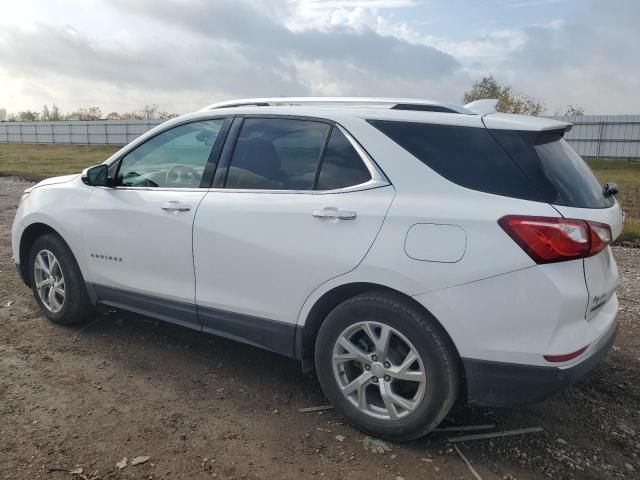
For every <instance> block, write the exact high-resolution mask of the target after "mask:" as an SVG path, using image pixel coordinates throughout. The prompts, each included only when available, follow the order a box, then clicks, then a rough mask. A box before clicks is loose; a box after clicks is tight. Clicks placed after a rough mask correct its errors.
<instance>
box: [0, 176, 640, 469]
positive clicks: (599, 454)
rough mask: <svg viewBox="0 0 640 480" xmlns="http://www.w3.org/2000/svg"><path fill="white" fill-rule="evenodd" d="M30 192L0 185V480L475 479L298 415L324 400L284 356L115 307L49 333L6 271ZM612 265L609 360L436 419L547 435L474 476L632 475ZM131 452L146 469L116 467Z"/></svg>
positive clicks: (633, 339) (436, 454) (502, 449)
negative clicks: (545, 392) (502, 405)
mask: <svg viewBox="0 0 640 480" xmlns="http://www.w3.org/2000/svg"><path fill="white" fill-rule="evenodd" d="M26 186H28V184H26V183H24V182H20V181H16V180H12V179H8V178H0V285H2V287H3V288H2V289H0V324H1V325H2V327H1V328H0V479H14V478H16V479H17V478H19V479H35V478H47V479H74V480H78V479H81V478H96V477H99V478H102V479H124V478H190V479H193V478H221V479H223V478H224V479H231V478H234V479H243V478H247V479H257V478H262V479H298V478H311V477H324V478H331V479H333V478H349V479H378V478H380V479H390V480H398V479H399V478H403V479H406V480H410V479H418V478H420V479H426V478H442V479H445V478H446V479H450V478H456V479H458V478H459V479H473V476H472V475H471V473H470V472H469V471H468V470H467V467H466V466H465V464H464V463H463V462H462V461H461V460H460V458H459V457H458V456H457V453H456V452H455V451H453V450H452V449H451V448H450V447H449V446H448V444H447V442H446V438H447V434H446V433H433V434H431V435H430V436H428V437H427V438H424V439H422V440H419V441H415V442H411V443H407V444H387V445H385V446H381V445H379V444H376V442H373V447H372V442H371V441H369V439H367V438H366V437H365V436H364V435H362V434H361V433H359V432H358V431H356V430H354V429H352V428H351V427H349V426H347V425H344V424H343V423H342V422H341V420H340V419H339V418H338V417H337V416H336V415H335V414H334V413H333V412H324V413H306V414H301V413H298V409H299V408H301V407H306V406H313V405H321V404H324V403H325V400H324V399H323V396H322V393H321V390H320V387H319V385H318V383H317V381H316V380H315V379H314V378H310V377H306V376H304V375H303V374H301V373H300V368H299V365H298V363H296V362H294V361H292V360H289V359H286V358H284V357H280V356H277V355H274V354H271V353H268V352H264V351H261V350H258V349H255V348H252V347H249V346H246V345H241V344H238V343H234V342H232V341H228V340H224V339H220V338H216V337H213V336H207V335H204V334H199V333H197V332H193V331H191V330H187V329H183V328H179V327H176V326H172V325H167V324H163V323H158V322H155V321H153V320H150V319H147V318H144V317H140V316H137V315H132V314H126V313H122V312H108V313H106V314H103V315H101V316H99V317H96V320H94V321H92V322H90V323H88V324H85V325H84V326H81V327H76V328H63V327H58V326H55V325H53V324H50V323H48V322H47V321H46V320H45V318H44V317H43V316H42V315H41V314H40V312H39V310H38V308H37V305H36V302H35V300H34V299H33V297H32V296H31V292H30V291H29V290H28V289H27V288H26V287H25V286H24V285H22V284H21V283H20V280H19V279H18V276H17V274H16V272H15V268H14V266H13V264H12V260H11V252H10V228H11V221H12V220H13V216H14V212H15V207H16V205H17V201H18V199H19V197H20V193H21V192H22V190H23V189H24V188H25V187H26ZM614 254H615V256H616V258H617V261H618V264H619V267H620V273H621V285H620V288H619V290H618V292H619V296H620V299H621V302H620V305H621V306H620V334H619V337H618V339H617V341H616V345H615V347H614V349H613V351H612V352H611V353H610V355H609V357H608V358H607V360H606V361H604V362H603V363H602V364H601V365H600V366H598V367H597V368H596V369H595V370H594V371H593V372H592V373H591V374H590V375H589V376H588V377H587V378H586V379H584V380H583V381H581V382H580V383H578V384H577V385H576V386H574V387H571V388H568V389H566V390H565V391H563V392H562V393H560V394H558V395H556V396H555V397H553V398H552V399H550V400H548V401H546V402H544V403H541V404H539V405H535V406H531V407H526V408H518V409H505V410H496V409H492V410H489V409H478V410H471V409H468V408H464V407H459V408H457V409H456V410H455V411H454V412H453V413H452V414H451V415H450V416H449V418H448V419H447V420H446V422H447V423H448V424H458V425H464V424H481V423H482V424H484V423H495V424H496V425H497V428H498V429H513V428H522V427H533V426H541V427H543V428H544V432H542V433H536V434H530V435H526V436H520V437H511V438H504V439H494V440H492V441H488V440H484V441H476V442H465V443H463V444H461V445H460V447H461V449H462V451H463V452H464V454H465V455H466V456H467V457H468V458H469V460H470V461H471V463H472V464H473V465H474V466H475V468H476V469H477V470H478V472H479V473H480V475H481V476H482V477H483V478H484V479H496V478H497V479H504V478H506V479H514V478H518V479H542V478H553V479H565V478H566V479H573V478H575V479H596V478H606V479H623V478H624V479H627V478H640V473H639V472H640V459H639V458H638V455H639V454H640V373H639V368H638V367H640V340H639V335H638V334H639V333H640V332H639V324H640V318H639V313H640V295H639V291H640V249H633V248H624V247H615V248H614ZM365 447H368V448H369V449H368V450H365ZM385 447H386V448H385ZM387 448H388V449H390V450H389V451H387ZM376 451H383V452H384V453H377V452H376ZM136 456H149V457H150V459H149V460H148V461H147V462H145V463H142V464H140V465H136V466H131V465H128V466H127V467H125V468H123V469H119V468H117V467H116V463H118V462H120V461H121V460H122V459H123V458H124V457H127V458H128V459H129V461H131V459H132V458H134V457H136ZM79 468H82V473H80V474H78V473H70V471H73V470H75V469H79ZM76 471H77V472H79V470H76ZM83 475H84V477H83Z"/></svg>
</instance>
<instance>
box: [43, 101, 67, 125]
mask: <svg viewBox="0 0 640 480" xmlns="http://www.w3.org/2000/svg"><path fill="white" fill-rule="evenodd" d="M62 119H63V115H62V114H61V113H60V109H59V108H58V106H57V105H56V104H55V103H54V104H52V105H51V109H49V107H48V106H47V105H44V106H43V107H42V114H41V115H40V120H44V121H46V122H54V121H57V120H62Z"/></svg>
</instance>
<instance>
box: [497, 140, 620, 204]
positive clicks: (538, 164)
mask: <svg viewBox="0 0 640 480" xmlns="http://www.w3.org/2000/svg"><path fill="white" fill-rule="evenodd" d="M491 132H492V133H493V135H495V137H496V139H497V140H498V141H499V142H500V144H501V145H502V146H503V147H504V148H505V149H506V150H507V152H508V153H509V155H511V157H512V158H513V159H514V161H515V162H516V163H518V165H520V167H521V168H522V169H523V170H524V172H525V173H526V174H527V176H528V177H529V178H530V179H531V180H532V182H533V183H534V185H535V186H536V187H537V189H538V191H540V192H541V194H542V195H543V197H544V198H545V200H546V201H547V202H549V203H552V204H554V205H563V206H568V207H578V208H605V207H610V206H611V205H613V198H607V197H605V196H604V195H603V194H602V187H601V186H600V184H599V183H598V180H597V179H596V177H595V176H594V175H593V173H592V172H591V169H590V168H589V166H588V165H587V164H586V163H585V162H584V160H582V158H581V157H580V155H578V154H577V153H576V152H575V151H574V150H573V148H571V146H570V145H569V144H568V143H567V142H566V141H565V140H564V139H563V138H562V132H558V131H551V132H522V131H516V130H491Z"/></svg>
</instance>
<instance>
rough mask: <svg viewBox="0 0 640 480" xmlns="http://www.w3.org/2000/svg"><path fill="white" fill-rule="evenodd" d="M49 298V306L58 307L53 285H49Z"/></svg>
mask: <svg viewBox="0 0 640 480" xmlns="http://www.w3.org/2000/svg"><path fill="white" fill-rule="evenodd" d="M47 300H48V301H49V306H50V307H51V308H52V309H55V308H56V295H55V290H54V289H53V287H49V292H48V293H47Z"/></svg>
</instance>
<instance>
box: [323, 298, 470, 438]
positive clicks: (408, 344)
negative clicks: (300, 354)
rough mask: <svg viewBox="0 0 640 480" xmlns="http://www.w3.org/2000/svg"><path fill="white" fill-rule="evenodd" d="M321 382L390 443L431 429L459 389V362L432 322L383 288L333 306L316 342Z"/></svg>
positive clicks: (351, 416) (340, 405)
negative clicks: (383, 290) (380, 290)
mask: <svg viewBox="0 0 640 480" xmlns="http://www.w3.org/2000/svg"><path fill="white" fill-rule="evenodd" d="M315 356H316V369H317V372H318V378H319V380H320V384H321V385H322V388H323V390H324V392H325V394H326V395H327V398H329V400H330V401H331V402H332V404H333V405H334V407H335V408H336V410H337V411H338V412H339V413H340V414H341V415H343V416H344V417H345V418H346V419H347V420H348V421H349V422H351V423H352V424H353V425H354V426H356V427H357V428H359V429H361V430H363V431H365V432H367V433H369V434H372V435H375V436H378V437H382V438H386V439H389V440H398V441H402V440H411V439H414V438H418V437H421V436H423V435H425V434H427V433H428V432H429V431H431V430H433V429H434V428H435V427H436V426H437V425H438V424H439V423H440V422H441V421H442V419H443V418H444V417H445V416H446V415H447V413H448V412H449V410H450V409H451V407H452V405H453V403H454V401H455V399H456V397H457V393H458V386H459V367H458V365H459V361H458V358H457V354H456V352H455V350H454V349H453V347H452V345H451V342H450V340H449V338H448V337H447V336H446V334H445V333H444V331H442V328H441V327H440V326H439V325H438V324H437V322H436V321H435V319H433V318H430V317H429V316H428V315H425V313H424V312H423V311H421V310H420V309H419V308H417V307H416V306H415V305H413V304H412V303H411V302H409V301H407V300H405V299H402V298H401V297H399V296H396V295H395V294H393V293H389V292H375V293H366V294H362V295H358V296H356V297H354V298H352V299H349V300H347V301H345V302H344V303H342V304H340V305H338V307H336V308H335V309H334V310H333V311H332V312H331V313H330V314H329V315H328V316H327V318H326V320H325V322H324V323H323V324H322V326H321V328H320V331H319V332H318V337H317V340H316V354H315Z"/></svg>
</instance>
